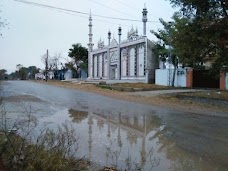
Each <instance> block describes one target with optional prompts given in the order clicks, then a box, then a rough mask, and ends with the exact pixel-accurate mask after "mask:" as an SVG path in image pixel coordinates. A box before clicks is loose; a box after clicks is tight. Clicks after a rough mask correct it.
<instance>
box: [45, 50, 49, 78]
mask: <svg viewBox="0 0 228 171" xmlns="http://www.w3.org/2000/svg"><path fill="white" fill-rule="evenodd" d="M47 77H48V49H47V57H46V60H45V81H47Z"/></svg>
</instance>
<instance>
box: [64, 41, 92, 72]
mask: <svg viewBox="0 0 228 171" xmlns="http://www.w3.org/2000/svg"><path fill="white" fill-rule="evenodd" d="M68 56H69V57H71V58H72V62H70V63H68V64H67V66H68V67H71V69H72V70H73V71H74V70H75V71H78V69H79V68H81V69H84V70H86V71H87V69H88V51H87V49H86V48H85V47H83V46H82V45H81V44H80V43H77V44H73V45H72V48H70V49H69V52H68Z"/></svg>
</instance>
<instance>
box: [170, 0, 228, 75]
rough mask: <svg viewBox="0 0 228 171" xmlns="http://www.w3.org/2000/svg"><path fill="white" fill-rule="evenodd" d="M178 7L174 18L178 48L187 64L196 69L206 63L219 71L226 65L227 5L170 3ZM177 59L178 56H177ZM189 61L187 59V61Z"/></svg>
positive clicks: (220, 0)
mask: <svg viewBox="0 0 228 171" xmlns="http://www.w3.org/2000/svg"><path fill="white" fill-rule="evenodd" d="M170 2H171V4H172V5H173V6H175V7H180V11H179V13H178V15H177V14H176V15H175V16H174V20H175V27H176V29H178V32H176V34H174V37H175V36H176V37H175V38H176V41H175V44H174V47H178V53H179V54H181V56H182V58H183V59H184V60H183V61H185V62H186V63H187V64H189V65H190V66H193V67H195V66H197V65H199V63H201V64H202V63H204V62H206V61H209V62H210V63H211V64H212V66H214V69H215V70H217V71H219V70H220V69H221V68H222V67H223V66H228V58H227V57H226V56H227V53H228V29H227V28H228V16H227V11H228V3H227V2H226V0H200V1H198V0H170ZM178 56H179V55H178ZM188 58H189V59H190V60H189V59H188Z"/></svg>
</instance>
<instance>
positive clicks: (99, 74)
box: [88, 7, 158, 83]
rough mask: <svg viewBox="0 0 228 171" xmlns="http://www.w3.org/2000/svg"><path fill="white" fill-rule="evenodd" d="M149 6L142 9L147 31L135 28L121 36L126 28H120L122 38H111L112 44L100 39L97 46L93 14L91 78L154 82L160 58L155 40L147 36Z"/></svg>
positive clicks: (89, 70)
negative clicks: (156, 52) (94, 36)
mask: <svg viewBox="0 0 228 171" xmlns="http://www.w3.org/2000/svg"><path fill="white" fill-rule="evenodd" d="M147 13H148V11H147V9H146V7H145V8H144V9H143V12H142V22H143V35H142V36H139V34H138V30H137V29H134V28H133V27H132V29H131V30H130V31H129V32H128V34H127V39H126V40H123V41H122V40H121V35H122V28H121V27H119V28H118V36H119V40H118V41H117V40H116V39H115V38H113V39H112V40H111V32H110V31H109V32H108V45H104V41H101V40H100V41H99V42H98V46H97V48H96V49H94V48H93V46H94V44H93V41H92V37H93V33H92V26H93V25H92V16H91V15H90V17H89V43H88V80H98V79H102V80H116V81H117V80H121V81H123V82H144V83H154V81H155V69H157V68H158V61H157V60H156V57H155V55H154V53H153V47H154V44H153V43H152V41H151V40H149V39H148V38H147V36H146V23H147Z"/></svg>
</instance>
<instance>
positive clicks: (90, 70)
mask: <svg viewBox="0 0 228 171" xmlns="http://www.w3.org/2000/svg"><path fill="white" fill-rule="evenodd" d="M92 27H93V24H92V15H91V11H90V15H89V43H88V44H87V45H88V77H89V78H92V77H93V59H92V51H93V45H94V44H93V33H92Z"/></svg>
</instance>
